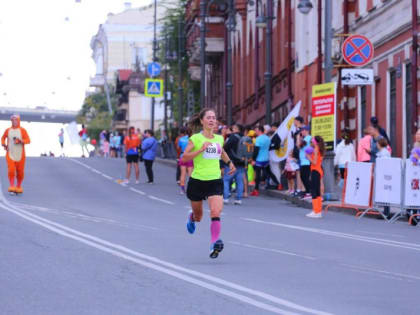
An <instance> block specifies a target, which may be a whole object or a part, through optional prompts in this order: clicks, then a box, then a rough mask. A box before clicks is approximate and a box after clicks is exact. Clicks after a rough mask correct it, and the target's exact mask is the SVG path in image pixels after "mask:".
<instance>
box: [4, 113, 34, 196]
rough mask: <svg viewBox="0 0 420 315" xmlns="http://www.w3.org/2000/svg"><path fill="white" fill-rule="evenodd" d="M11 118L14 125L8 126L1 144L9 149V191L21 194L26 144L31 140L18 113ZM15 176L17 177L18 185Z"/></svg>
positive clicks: (7, 158)
mask: <svg viewBox="0 0 420 315" xmlns="http://www.w3.org/2000/svg"><path fill="white" fill-rule="evenodd" d="M10 120H11V121H12V127H10V128H7V129H6V131H5V132H4V134H3V137H1V144H2V146H3V147H4V149H5V150H6V151H7V153H6V161H7V168H8V176H9V181H10V187H9V189H8V191H9V192H14V193H17V194H21V193H23V189H22V181H23V178H24V175H25V159H26V156H25V144H29V143H30V142H31V140H30V139H29V136H28V133H27V132H26V130H25V129H24V128H22V127H21V126H20V117H19V116H18V115H13V116H12V117H11V118H10ZM6 139H7V144H6ZM15 178H17V185H16V186H15Z"/></svg>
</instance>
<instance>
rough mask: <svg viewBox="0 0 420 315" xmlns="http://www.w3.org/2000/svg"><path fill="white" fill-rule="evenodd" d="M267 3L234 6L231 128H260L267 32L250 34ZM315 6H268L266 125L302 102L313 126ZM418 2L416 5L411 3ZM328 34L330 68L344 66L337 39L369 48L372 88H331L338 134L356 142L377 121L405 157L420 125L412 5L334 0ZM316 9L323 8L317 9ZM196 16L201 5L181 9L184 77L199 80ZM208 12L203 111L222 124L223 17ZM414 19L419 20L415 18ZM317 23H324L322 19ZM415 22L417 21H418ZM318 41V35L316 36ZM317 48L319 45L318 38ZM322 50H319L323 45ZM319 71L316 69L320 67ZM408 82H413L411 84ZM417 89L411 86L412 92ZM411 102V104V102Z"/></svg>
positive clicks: (278, 0) (287, 0)
mask: <svg viewBox="0 0 420 315" xmlns="http://www.w3.org/2000/svg"><path fill="white" fill-rule="evenodd" d="M267 1H268V0H262V1H257V0H255V1H245V0H237V1H235V6H236V30H235V32H234V35H233V42H232V44H233V120H234V121H236V122H240V123H243V124H255V123H258V122H264V120H265V112H266V110H265V96H264V72H265V64H266V61H265V56H266V51H265V49H266V48H265V47H266V32H265V31H264V29H259V28H257V27H256V23H255V22H256V17H257V11H256V10H257V9H258V12H259V13H262V14H264V15H265V14H266V13H267V12H266V8H267ZM319 1H321V0H311V2H312V4H313V9H312V10H311V11H310V12H309V13H308V14H306V15H304V14H302V13H300V12H299V10H298V9H297V4H298V3H299V1H298V0H274V2H273V4H274V6H273V7H274V9H273V16H274V19H273V28H272V29H273V35H272V40H273V49H272V56H273V58H272V68H273V80H272V121H281V120H282V119H283V118H284V117H285V115H287V113H288V112H289V110H290V108H291V106H292V104H293V103H296V102H297V101H299V100H301V101H302V110H301V114H302V116H304V117H305V119H306V120H307V121H308V122H309V121H310V119H311V92H312V86H313V85H314V84H317V82H318V81H319V79H318V76H317V74H318V61H319V60H321V62H322V58H321V59H319V58H318V32H319V29H318V10H317V5H318V3H319ZM417 1H419V0H417ZM331 2H332V12H333V14H332V15H333V19H332V27H333V33H334V34H335V37H334V40H333V43H332V46H333V60H334V62H335V63H336V64H342V63H343V61H342V56H341V49H340V47H341V43H342V42H343V40H344V38H345V37H344V36H339V34H348V33H351V34H361V35H365V36H366V37H368V38H369V39H370V40H371V41H372V42H373V44H374V48H375V52H374V57H373V59H372V61H371V62H370V63H369V64H368V65H366V66H365V67H366V68H372V69H374V74H375V83H374V84H373V85H372V86H358V87H355V86H349V87H344V86H341V84H340V83H339V81H340V71H339V70H337V69H340V68H338V67H337V68H335V70H334V71H333V81H336V82H338V84H337V95H338V98H337V103H338V106H337V111H338V114H337V133H338V135H339V133H340V130H342V129H343V128H344V127H349V128H350V130H351V131H352V136H353V138H354V139H357V138H359V137H360V136H361V134H362V130H363V129H364V127H365V126H367V125H368V124H369V119H370V117H371V116H377V117H378V120H379V124H380V125H381V126H382V127H384V128H385V129H386V131H387V133H388V134H389V136H390V139H391V145H392V147H393V155H395V156H406V154H407V152H408V150H409V145H410V143H411V141H412V135H413V133H414V127H413V125H414V124H411V121H413V122H414V121H416V120H419V119H418V117H417V119H416V117H415V116H418V113H419V111H418V109H417V110H415V109H414V106H413V102H412V101H413V100H414V99H415V100H416V102H415V103H416V104H418V93H417V94H415V93H413V88H414V89H415V86H416V85H417V79H418V78H417V76H415V78H413V77H414V76H413V73H412V71H411V69H412V65H413V61H414V58H413V49H412V43H413V24H414V25H415V26H416V29H417V28H418V23H412V22H413V19H412V7H413V2H414V1H413V0H333V1H331ZM321 3H322V5H324V4H325V2H324V1H321ZM199 9H200V0H191V1H189V2H188V5H187V8H186V10H187V14H186V19H187V49H188V50H189V52H190V57H191V58H190V62H191V64H190V69H189V70H190V75H191V77H192V78H193V79H194V78H195V79H199V77H200V75H199V73H200V67H199V52H200V51H199V48H200V47H199V35H200V32H199V22H200V16H199V13H200V12H199ZM218 9H219V8H218V7H217V6H216V5H214V4H212V5H210V7H209V12H208V16H209V17H208V18H207V19H206V25H207V30H208V32H207V33H206V44H207V45H206V53H207V56H208V60H207V61H208V62H207V64H206V68H205V71H206V104H207V105H208V106H214V107H215V108H216V109H217V111H218V114H219V116H221V117H224V118H225V117H226V106H225V104H226V103H227V102H226V88H225V84H226V77H227V72H226V69H227V67H226V65H227V58H226V54H225V51H226V46H227V45H226V38H227V33H226V27H225V25H224V23H225V20H226V16H225V15H224V13H222V12H220V10H218ZM417 16H418V13H417ZM322 20H324V18H323V17H322ZM416 22H417V21H416ZM321 33H322V36H323V35H324V30H322V32H321ZM322 42H323V37H322ZM322 46H323V45H322ZM321 66H322V65H321ZM414 79H415V80H416V81H414ZM418 89H419V87H418V85H417V91H418ZM413 95H416V96H417V97H416V98H413ZM413 117H414V118H413Z"/></svg>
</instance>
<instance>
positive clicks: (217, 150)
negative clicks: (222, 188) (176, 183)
mask: <svg viewBox="0 0 420 315" xmlns="http://www.w3.org/2000/svg"><path fill="white" fill-rule="evenodd" d="M190 141H191V142H192V143H193V144H194V149H193V150H192V152H195V151H198V150H200V149H201V148H202V147H203V144H204V142H210V143H211V145H209V146H208V147H207V149H206V150H205V151H204V152H201V153H200V154H199V155H197V156H196V157H195V158H194V170H193V172H192V174H191V177H192V178H194V179H198V180H215V179H219V178H221V177H222V174H221V171H220V162H219V161H220V158H221V155H222V148H223V142H224V140H223V137H222V136H220V135H214V137H213V139H209V138H206V137H204V135H203V134H202V133H196V134H194V135H193V136H192V137H191V138H190Z"/></svg>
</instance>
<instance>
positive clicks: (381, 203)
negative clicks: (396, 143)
mask: <svg viewBox="0 0 420 315" xmlns="http://www.w3.org/2000/svg"><path fill="white" fill-rule="evenodd" d="M402 183H403V163H402V160H401V159H400V158H380V159H377V160H376V164H375V176H374V185H373V186H374V188H373V195H374V198H373V207H372V208H371V209H366V210H365V211H364V212H363V213H362V214H361V215H360V218H361V217H363V216H364V215H365V214H367V213H369V214H379V215H381V216H382V217H383V218H384V219H385V220H386V221H389V222H395V221H396V220H397V219H398V218H399V217H401V216H402V213H403V207H402V199H403V188H402V186H403V185H402ZM386 206H388V207H392V206H394V207H398V208H399V211H398V212H397V213H395V214H394V215H393V217H392V218H391V219H389V220H388V218H387V217H386V216H385V215H384V213H383V209H382V207H386Z"/></svg>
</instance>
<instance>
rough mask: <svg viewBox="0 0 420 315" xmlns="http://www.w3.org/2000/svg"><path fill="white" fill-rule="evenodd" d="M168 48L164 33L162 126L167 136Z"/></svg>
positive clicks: (166, 35) (166, 37)
mask: <svg viewBox="0 0 420 315" xmlns="http://www.w3.org/2000/svg"><path fill="white" fill-rule="evenodd" d="M168 50H169V47H168V34H167V33H166V34H165V57H164V58H165V59H164V64H165V65H164V69H163V70H164V71H165V79H164V80H165V81H164V86H163V88H164V93H165V94H164V97H163V100H164V104H165V105H164V108H165V112H164V114H163V125H164V128H165V135H166V137H168V70H169V67H168Z"/></svg>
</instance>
